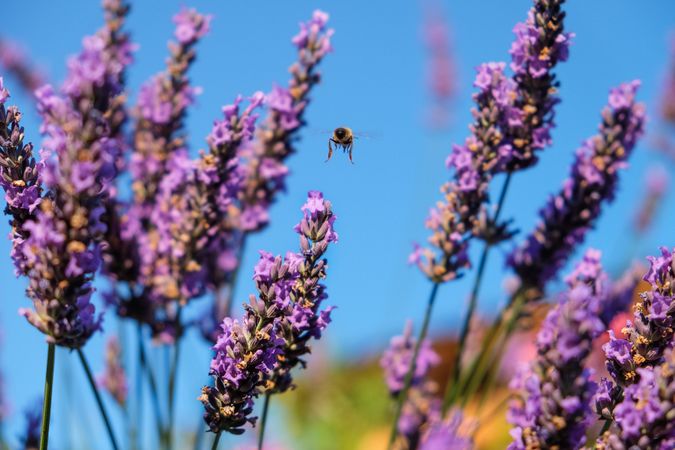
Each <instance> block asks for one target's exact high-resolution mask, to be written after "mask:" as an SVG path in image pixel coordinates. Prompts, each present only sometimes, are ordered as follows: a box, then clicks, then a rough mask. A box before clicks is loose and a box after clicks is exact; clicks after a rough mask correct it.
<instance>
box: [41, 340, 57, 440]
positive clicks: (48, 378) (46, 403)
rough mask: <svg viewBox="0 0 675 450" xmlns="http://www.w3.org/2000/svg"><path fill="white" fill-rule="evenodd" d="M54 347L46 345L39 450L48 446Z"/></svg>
mask: <svg viewBox="0 0 675 450" xmlns="http://www.w3.org/2000/svg"><path fill="white" fill-rule="evenodd" d="M55 350H56V346H55V345H54V344H51V343H50V344H47V371H46V372H45V392H44V397H43V399H42V429H41V430H40V450H47V447H48V446H49V419H50V417H51V412H52V388H53V387H54V353H55Z"/></svg>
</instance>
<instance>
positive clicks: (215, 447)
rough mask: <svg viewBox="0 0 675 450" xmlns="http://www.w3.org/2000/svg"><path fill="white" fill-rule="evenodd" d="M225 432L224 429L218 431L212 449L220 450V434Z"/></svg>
mask: <svg viewBox="0 0 675 450" xmlns="http://www.w3.org/2000/svg"><path fill="white" fill-rule="evenodd" d="M221 434H223V432H222V431H219V432H218V433H216V437H215V438H214V439H213V445H212V446H211V450H218V442H220V435H221Z"/></svg>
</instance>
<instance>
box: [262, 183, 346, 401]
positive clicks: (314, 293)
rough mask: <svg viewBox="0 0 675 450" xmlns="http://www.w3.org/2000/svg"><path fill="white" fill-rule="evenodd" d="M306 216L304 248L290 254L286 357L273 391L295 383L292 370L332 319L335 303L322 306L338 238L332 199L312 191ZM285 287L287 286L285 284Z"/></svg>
mask: <svg viewBox="0 0 675 450" xmlns="http://www.w3.org/2000/svg"><path fill="white" fill-rule="evenodd" d="M301 210H302V212H303V218H302V220H301V221H300V223H298V224H297V225H296V226H295V227H294V230H295V231H296V233H298V234H299V235H300V252H299V253H297V254H294V253H290V254H288V255H287V256H286V260H285V261H286V263H287V264H288V267H289V271H290V273H291V274H292V276H293V277H294V278H295V280H294V282H293V284H292V286H290V285H289V286H287V287H286V288H285V290H284V292H287V294H288V298H289V301H288V302H286V303H285V305H284V306H283V313H284V317H283V319H282V320H281V321H280V322H279V335H280V336H281V337H282V338H283V340H284V350H283V359H282V360H281V361H280V362H279V364H278V365H277V367H276V368H275V373H274V379H273V386H274V387H273V390H272V392H279V393H280V392H285V391H287V390H288V389H289V388H291V387H292V386H293V379H292V376H291V371H292V370H293V369H294V368H295V367H296V366H298V365H299V366H301V367H305V366H306V364H307V363H306V362H305V359H304V357H305V355H307V354H309V353H310V350H311V348H310V344H311V341H312V340H313V339H319V338H321V335H322V333H323V330H325V329H326V327H327V326H328V324H329V323H330V321H331V312H332V311H333V309H334V307H332V306H330V307H327V308H325V309H323V310H322V309H321V308H322V304H323V302H324V300H325V299H326V298H327V297H328V295H327V294H326V287H325V286H324V285H323V284H322V283H321V279H323V278H325V277H326V267H327V261H326V259H325V258H323V256H324V254H325V252H326V250H327V249H328V246H329V245H330V244H331V243H334V242H337V233H336V232H335V229H334V223H335V219H336V218H337V217H336V216H335V215H334V214H333V211H332V206H331V203H330V202H329V201H328V200H325V199H324V198H323V194H322V193H321V192H318V191H310V192H309V193H308V195H307V201H306V202H305V204H304V205H303V206H302V208H301ZM281 288H284V286H281Z"/></svg>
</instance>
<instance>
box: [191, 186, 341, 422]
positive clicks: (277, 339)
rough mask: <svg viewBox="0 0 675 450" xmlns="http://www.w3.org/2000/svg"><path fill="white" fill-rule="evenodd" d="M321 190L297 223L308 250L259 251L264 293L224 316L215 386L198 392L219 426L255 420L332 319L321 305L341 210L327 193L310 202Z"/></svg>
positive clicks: (207, 416)
mask: <svg viewBox="0 0 675 450" xmlns="http://www.w3.org/2000/svg"><path fill="white" fill-rule="evenodd" d="M317 197H318V198H321V199H323V196H322V195H321V194H320V193H310V198H309V199H308V202H307V203H306V204H305V205H304V206H303V212H304V217H303V220H302V221H301V223H300V225H299V227H296V228H297V229H299V230H301V231H299V233H300V235H301V237H300V246H301V249H302V253H301V254H295V253H289V254H288V255H286V257H285V258H282V257H281V256H276V257H275V256H273V255H272V254H270V253H268V252H260V260H259V262H258V264H256V266H255V268H254V274H253V280H254V281H255V283H256V288H257V290H258V297H257V298H256V297H254V296H251V298H250V300H249V303H248V304H247V305H245V313H244V317H243V318H242V319H241V320H235V319H232V318H229V317H226V318H225V319H224V320H223V323H222V325H221V327H222V332H221V333H220V335H219V336H218V338H217V342H216V344H215V345H214V347H213V350H214V351H215V356H214V358H213V360H212V361H211V370H210V374H211V375H212V376H213V378H214V385H213V386H205V387H204V388H203V389H202V395H201V396H200V397H199V400H200V401H201V402H202V404H203V405H204V408H205V412H204V420H205V421H206V423H207V425H208V426H209V430H211V431H213V432H219V431H226V432H229V433H234V434H241V433H243V432H244V429H243V428H242V427H243V426H244V425H245V424H246V423H251V424H255V420H256V418H255V417H252V416H251V414H252V410H253V401H254V399H255V398H256V397H258V396H259V395H260V394H261V393H263V392H266V393H269V394H271V393H282V392H285V391H286V390H288V389H289V388H290V387H292V377H291V374H290V372H291V370H292V369H294V368H295V367H296V366H297V365H301V366H302V367H305V365H306V362H305V360H304V359H303V357H304V355H306V354H308V353H309V352H310V347H309V344H310V341H311V339H318V338H320V337H321V333H322V331H323V330H324V329H325V328H326V326H327V325H328V323H329V322H330V312H331V310H332V308H331V307H329V308H325V309H323V310H321V304H322V302H323V300H325V298H326V297H327V295H326V293H325V287H324V286H323V285H322V284H321V283H320V282H319V281H320V279H322V278H324V277H325V276H326V260H325V259H322V257H323V254H324V253H325V251H326V249H327V247H328V244H329V242H330V241H329V238H328V236H329V234H330V233H334V232H333V231H332V226H333V219H334V217H335V216H334V215H333V213H332V210H331V205H330V202H328V201H326V200H322V204H321V205H320V206H319V205H316V204H314V206H308V205H311V204H312V201H313V200H312V199H316V198H317Z"/></svg>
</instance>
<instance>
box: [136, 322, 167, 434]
mask: <svg viewBox="0 0 675 450" xmlns="http://www.w3.org/2000/svg"><path fill="white" fill-rule="evenodd" d="M138 336H139V340H138V351H139V357H140V359H141V369H142V370H144V371H145V372H146V373H147V375H148V383H149V384H150V397H152V405H153V408H154V410H155V421H156V422H157V437H158V438H159V439H160V441H161V442H164V434H165V433H164V427H163V425H162V409H161V407H160V405H159V390H158V389H157V380H156V378H155V375H154V373H153V372H152V368H151V367H150V366H149V365H148V357H147V354H146V353H145V345H144V344H143V335H142V329H141V325H140V324H139V335H138Z"/></svg>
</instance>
